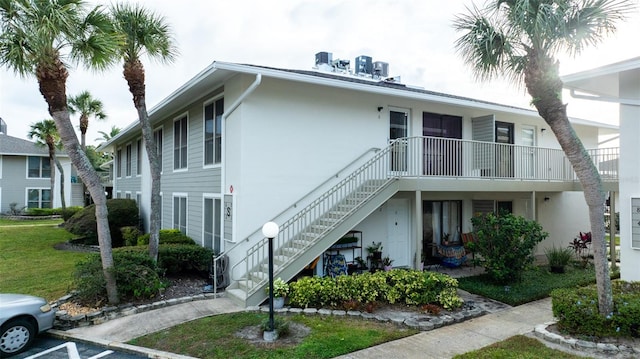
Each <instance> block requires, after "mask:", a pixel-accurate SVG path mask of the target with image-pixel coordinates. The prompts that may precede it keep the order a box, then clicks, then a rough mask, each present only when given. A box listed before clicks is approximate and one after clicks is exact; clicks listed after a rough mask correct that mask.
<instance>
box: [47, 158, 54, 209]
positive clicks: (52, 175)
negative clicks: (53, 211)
mask: <svg viewBox="0 0 640 359" xmlns="http://www.w3.org/2000/svg"><path fill="white" fill-rule="evenodd" d="M54 158H55V155H54V154H52V153H49V167H51V174H50V175H49V185H50V186H51V189H50V190H49V191H50V192H51V194H50V196H51V198H50V201H51V204H50V205H49V207H51V208H55V205H54V203H53V202H54V199H55V196H54V193H55V188H56V167H55V163H54Z"/></svg>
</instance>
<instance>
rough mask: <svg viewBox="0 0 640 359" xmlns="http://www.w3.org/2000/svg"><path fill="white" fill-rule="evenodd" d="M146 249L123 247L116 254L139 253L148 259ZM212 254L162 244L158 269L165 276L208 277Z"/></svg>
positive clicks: (197, 249) (194, 248) (200, 248)
mask: <svg viewBox="0 0 640 359" xmlns="http://www.w3.org/2000/svg"><path fill="white" fill-rule="evenodd" d="M147 250H148V247H146V246H135V247H123V248H118V249H116V250H114V253H116V252H129V253H139V254H142V255H146V256H147V257H149V255H148V253H147ZM212 256H213V252H212V251H211V249H208V248H204V247H200V246H193V245H188V244H162V245H160V247H159V248H158V267H160V268H161V269H162V270H163V271H164V273H166V274H167V275H176V274H181V273H185V274H189V273H196V274H199V275H208V273H209V265H210V264H211V258H212Z"/></svg>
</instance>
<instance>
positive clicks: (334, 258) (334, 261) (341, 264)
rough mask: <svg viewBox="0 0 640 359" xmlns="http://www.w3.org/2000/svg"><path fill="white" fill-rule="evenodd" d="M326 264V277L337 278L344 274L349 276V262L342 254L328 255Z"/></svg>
mask: <svg viewBox="0 0 640 359" xmlns="http://www.w3.org/2000/svg"><path fill="white" fill-rule="evenodd" d="M325 259H326V262H325V263H326V264H325V275H330V276H331V277H332V278H335V277H337V276H339V275H342V274H348V267H347V261H346V259H345V258H344V255H342V254H328V255H327V257H326V258H325Z"/></svg>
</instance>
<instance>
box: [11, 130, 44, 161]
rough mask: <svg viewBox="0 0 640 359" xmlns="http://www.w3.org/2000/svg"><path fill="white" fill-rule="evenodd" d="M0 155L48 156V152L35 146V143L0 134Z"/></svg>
mask: <svg viewBox="0 0 640 359" xmlns="http://www.w3.org/2000/svg"><path fill="white" fill-rule="evenodd" d="M0 155H44V156H49V151H48V150H47V148H46V147H40V146H37V145H36V143H35V142H31V141H27V140H23V139H21V138H17V137H11V136H7V135H5V134H3V133H0Z"/></svg>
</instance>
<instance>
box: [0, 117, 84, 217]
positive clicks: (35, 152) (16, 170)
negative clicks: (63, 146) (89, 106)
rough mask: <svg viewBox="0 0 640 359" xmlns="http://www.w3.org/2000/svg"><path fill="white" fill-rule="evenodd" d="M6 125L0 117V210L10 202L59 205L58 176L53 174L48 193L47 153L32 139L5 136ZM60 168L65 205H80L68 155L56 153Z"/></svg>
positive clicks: (22, 205) (79, 191) (28, 205)
mask: <svg viewBox="0 0 640 359" xmlns="http://www.w3.org/2000/svg"><path fill="white" fill-rule="evenodd" d="M6 128H7V126H6V123H4V121H3V120H2V119H0V213H7V212H9V210H10V209H11V204H12V203H15V204H16V206H15V208H17V209H21V208H25V207H26V208H50V207H51V200H52V197H53V207H60V206H61V205H62V201H61V199H60V179H59V173H56V176H57V177H58V178H56V184H55V188H54V193H53V196H52V195H51V181H50V178H51V166H52V165H53V166H55V164H52V163H50V161H49V152H48V151H47V149H46V148H45V147H38V146H36V144H35V143H34V142H31V141H27V140H23V139H21V138H17V137H12V136H9V135H7V132H6V131H7V130H6ZM58 160H59V161H60V164H61V165H62V167H63V169H64V174H65V177H64V181H65V200H66V203H67V205H68V206H81V205H82V185H80V184H79V183H77V182H78V181H77V180H76V178H77V177H76V176H74V173H72V166H71V161H70V160H69V157H68V156H67V155H65V154H58Z"/></svg>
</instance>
